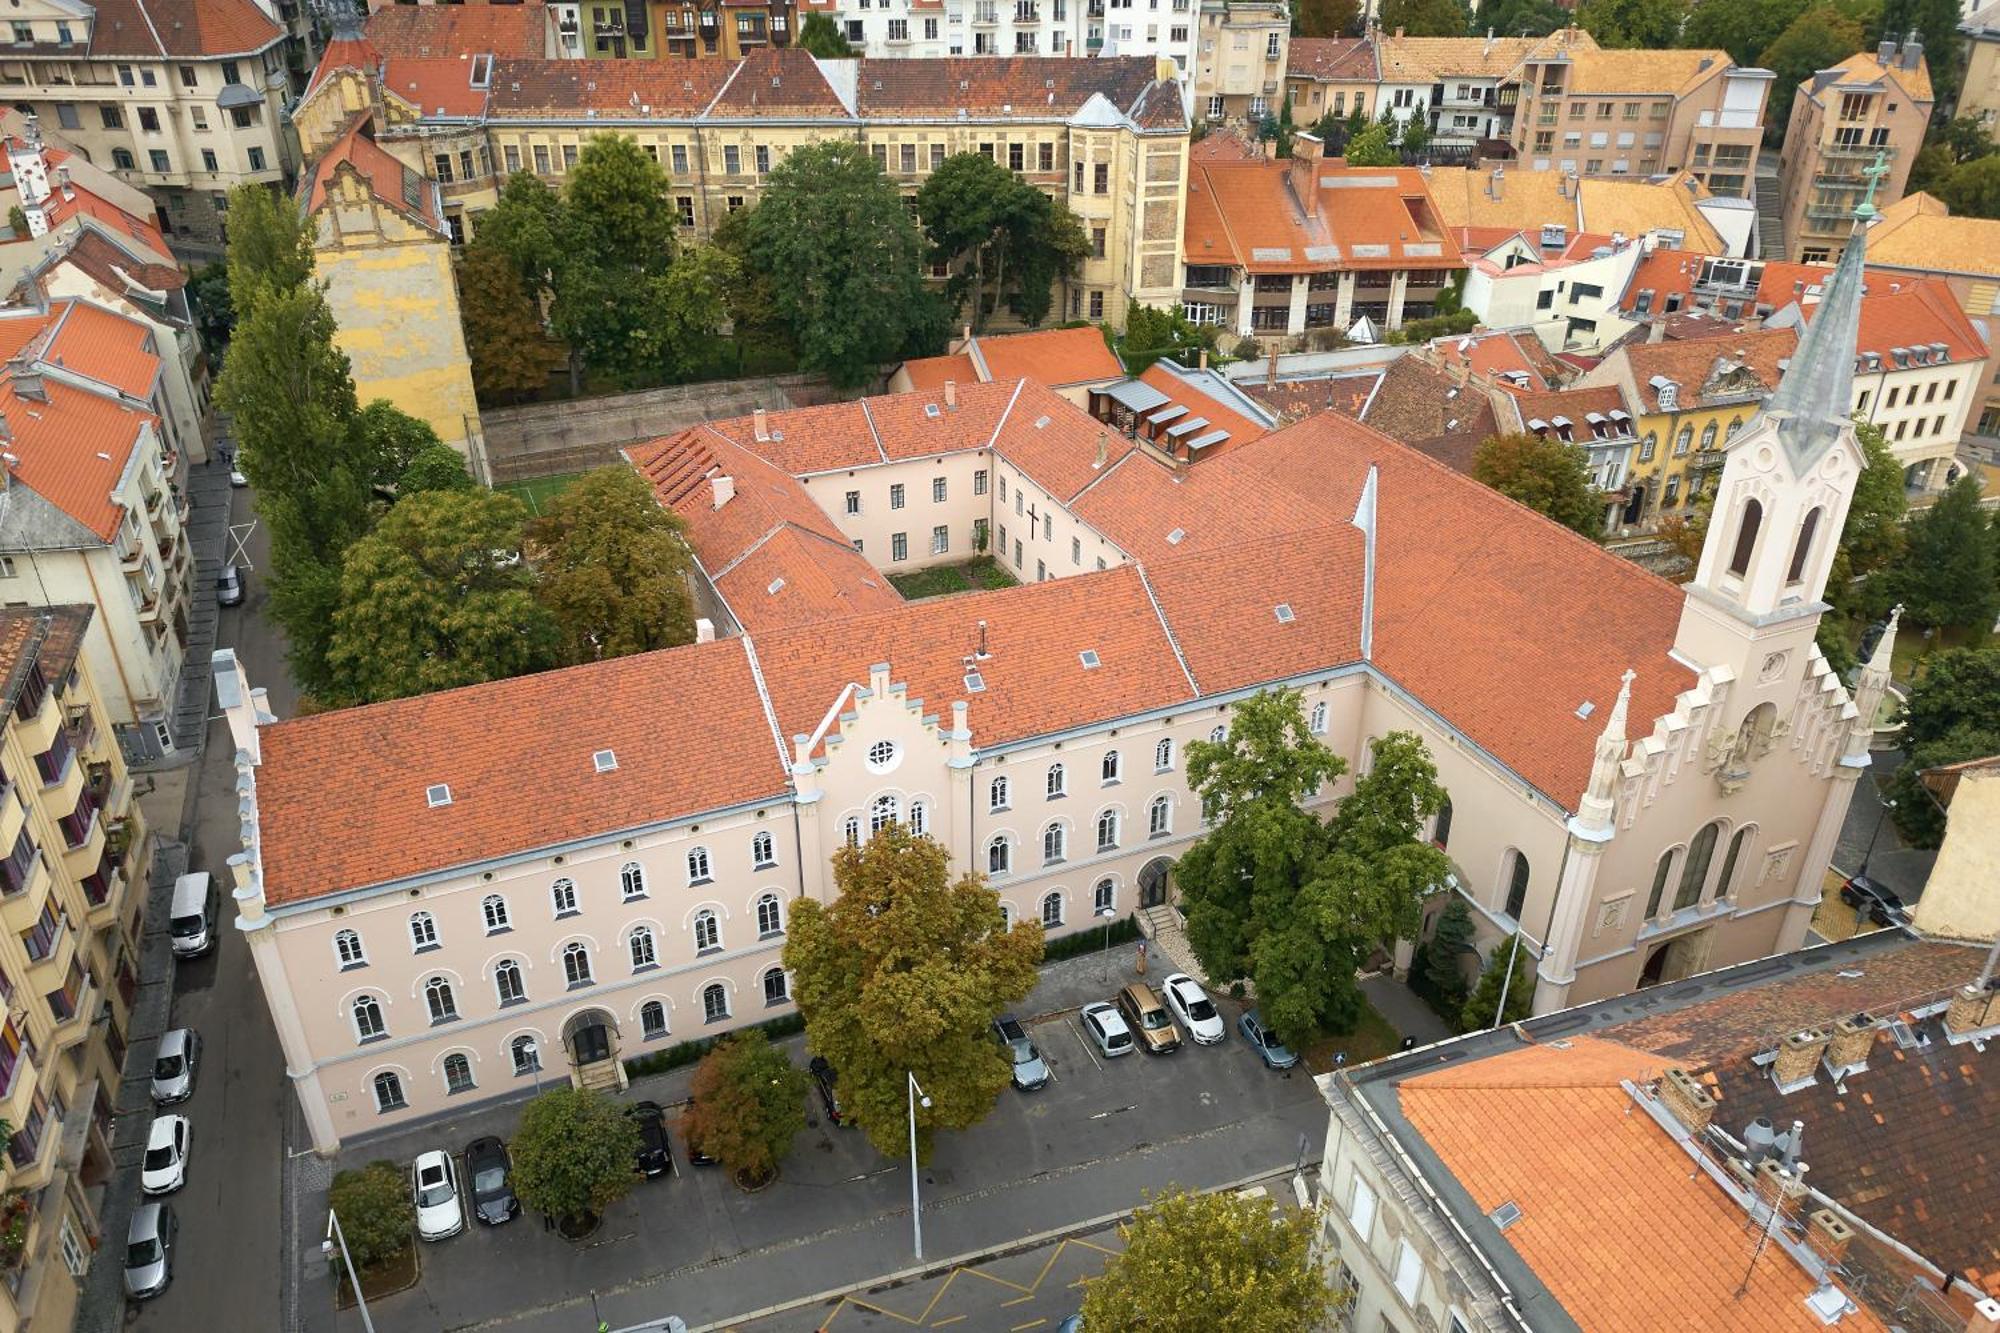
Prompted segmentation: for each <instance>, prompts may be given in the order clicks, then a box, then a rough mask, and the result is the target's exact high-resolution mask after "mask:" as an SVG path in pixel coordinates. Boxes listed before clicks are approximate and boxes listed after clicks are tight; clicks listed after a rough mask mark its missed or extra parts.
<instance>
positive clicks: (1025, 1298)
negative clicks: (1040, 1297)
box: [1000, 1291, 1035, 1310]
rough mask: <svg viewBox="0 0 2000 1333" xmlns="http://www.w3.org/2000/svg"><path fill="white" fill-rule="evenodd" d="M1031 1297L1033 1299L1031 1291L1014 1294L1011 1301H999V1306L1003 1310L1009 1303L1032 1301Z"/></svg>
mask: <svg viewBox="0 0 2000 1333" xmlns="http://www.w3.org/2000/svg"><path fill="white" fill-rule="evenodd" d="M1033 1299H1035V1293H1034V1292H1032V1291H1031V1292H1029V1293H1028V1294H1027V1295H1025V1296H1016V1297H1015V1298H1014V1299H1013V1300H1011V1301H1002V1302H1000V1308H1001V1309H1003V1310H1004V1309H1006V1308H1007V1307H1008V1306H1010V1305H1026V1304H1027V1303H1028V1302H1029V1301H1032V1300H1033Z"/></svg>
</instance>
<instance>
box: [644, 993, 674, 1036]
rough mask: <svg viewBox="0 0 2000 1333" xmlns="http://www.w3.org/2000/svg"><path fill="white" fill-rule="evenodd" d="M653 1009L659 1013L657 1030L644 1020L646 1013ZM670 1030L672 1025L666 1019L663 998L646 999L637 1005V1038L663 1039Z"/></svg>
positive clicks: (665, 1006)
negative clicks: (658, 1027)
mask: <svg viewBox="0 0 2000 1333" xmlns="http://www.w3.org/2000/svg"><path fill="white" fill-rule="evenodd" d="M654 1010H658V1011H659V1014H660V1029H659V1031H657V1032H655V1031H654V1030H653V1025H652V1024H651V1023H648V1022H647V1021H646V1017H647V1015H648V1014H649V1013H651V1012H652V1011H654ZM672 1031H673V1025H672V1024H671V1023H670V1022H669V1021H668V1019H667V1003H666V1001H665V1000H647V1001H646V1002H645V1003H644V1004H642V1005H640V1006H639V1040H641V1041H664V1040H665V1039H666V1038H667V1036H668V1035H669V1034H670V1033H671V1032H672Z"/></svg>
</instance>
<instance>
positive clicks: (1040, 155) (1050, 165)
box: [1035, 143, 1056, 171]
mask: <svg viewBox="0 0 2000 1333" xmlns="http://www.w3.org/2000/svg"><path fill="white" fill-rule="evenodd" d="M1055 169H1056V146H1055V145H1054V144H1052V143H1043V144H1036V145H1035V170H1037V171H1054V170H1055Z"/></svg>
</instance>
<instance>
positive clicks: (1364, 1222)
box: [1347, 1175, 1377, 1245]
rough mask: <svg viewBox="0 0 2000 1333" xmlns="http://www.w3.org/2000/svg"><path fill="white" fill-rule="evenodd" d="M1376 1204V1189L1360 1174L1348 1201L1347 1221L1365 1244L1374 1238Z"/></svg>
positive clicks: (1356, 1177) (1355, 1180) (1356, 1178)
mask: <svg viewBox="0 0 2000 1333" xmlns="http://www.w3.org/2000/svg"><path fill="white" fill-rule="evenodd" d="M1376 1204H1377V1200H1376V1197H1375V1191H1374V1190H1373V1189H1372V1188H1370V1187H1369V1184H1368V1182H1367V1181H1365V1180H1363V1179H1362V1178H1361V1177H1360V1176H1359V1175H1357V1176H1355V1177H1354V1188H1353V1190H1352V1192H1351V1193H1350V1195H1349V1197H1348V1201H1347V1222H1348V1225H1349V1226H1351V1227H1353V1228H1354V1234H1355V1235H1357V1236H1359V1237H1361V1241H1362V1243H1363V1244H1364V1245H1365V1244H1367V1243H1368V1242H1369V1241H1371V1240H1373V1239H1374V1235H1375V1212H1376Z"/></svg>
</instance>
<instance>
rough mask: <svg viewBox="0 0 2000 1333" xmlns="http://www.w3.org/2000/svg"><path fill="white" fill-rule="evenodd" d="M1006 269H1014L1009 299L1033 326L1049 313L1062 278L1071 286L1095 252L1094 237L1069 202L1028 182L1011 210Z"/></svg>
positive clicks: (1005, 248) (1003, 250)
mask: <svg viewBox="0 0 2000 1333" xmlns="http://www.w3.org/2000/svg"><path fill="white" fill-rule="evenodd" d="M1004 236H1005V242H1004V244H1003V245H1002V247H1001V258H1002V260H1003V265H1002V268H1001V274H1002V275H1005V274H1008V273H1011V274H1012V275H1013V278H1014V282H1013V286H1012V287H1011V288H1010V289H1009V290H1008V292H1007V296H1006V300H1007V307H1008V309H1010V310H1012V311H1013V312H1014V313H1015V315H1017V316H1018V317H1019V318H1020V319H1021V320H1022V321H1023V322H1024V323H1026V324H1027V325H1028V326H1029V327H1030V328H1038V327H1040V325H1041V323H1042V321H1043V320H1045V319H1047V318H1048V317H1049V311H1050V309H1051V307H1052V306H1053V304H1054V301H1055V294H1056V289H1057V286H1058V284H1060V285H1061V286H1062V287H1064V288H1065V289H1067V287H1068V284H1069V282H1070V280H1071V279H1072V278H1074V277H1076V275H1077V274H1078V273H1079V272H1081V271H1082V268H1083V261H1084V260H1085V259H1087V258H1088V257H1089V256H1090V249H1091V246H1090V237H1089V236H1087V235H1085V234H1084V230H1083V222H1082V221H1081V220H1080V219H1079V218H1078V217H1077V216H1076V214H1075V213H1072V212H1071V211H1070V207H1069V205H1068V204H1066V203H1064V202H1063V201H1062V200H1060V199H1051V198H1050V197H1049V196H1048V195H1046V194H1043V193H1042V192H1041V191H1040V190H1037V189H1035V188H1034V187H1033V186H1030V185H1027V184H1025V183H1024V184H1023V185H1022V186H1021V189H1020V192H1019V193H1018V194H1017V195H1016V198H1015V204H1014V207H1012V208H1010V209H1009V210H1008V217H1007V225H1006V231H1005V233H1004Z"/></svg>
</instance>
